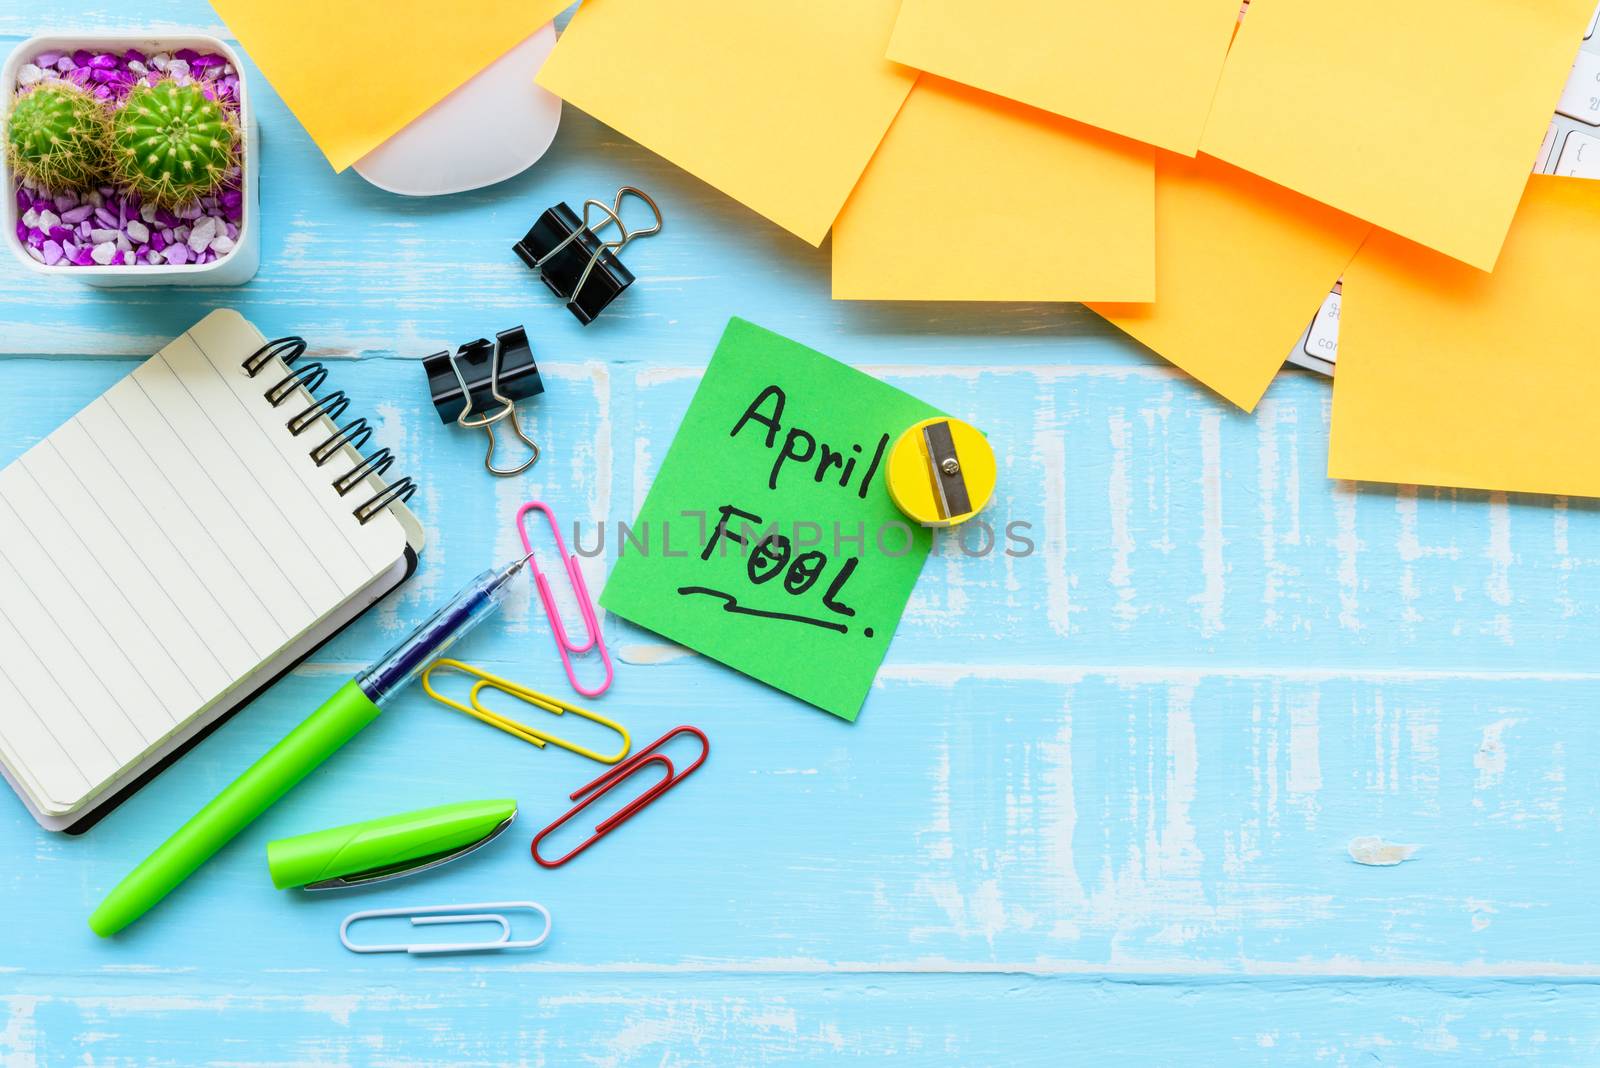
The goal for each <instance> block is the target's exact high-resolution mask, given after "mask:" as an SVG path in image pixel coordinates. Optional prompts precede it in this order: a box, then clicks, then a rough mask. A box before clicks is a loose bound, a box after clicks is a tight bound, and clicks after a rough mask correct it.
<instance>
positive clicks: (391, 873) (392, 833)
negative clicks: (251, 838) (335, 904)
mask: <svg viewBox="0 0 1600 1068" xmlns="http://www.w3.org/2000/svg"><path fill="white" fill-rule="evenodd" d="M516 814H517V803H516V802H515V801H512V800H508V799H505V798H501V799H497V800H493V801H461V802H457V803H456V804H453V805H439V806H437V807H435V808H424V809H419V810H418V811H416V812H402V813H400V814H399V815H397V816H384V817H382V818H380V819H375V820H367V821H365V822H363V823H352V824H349V825H347V826H344V827H330V828H328V829H327V830H325V831H313V832H312V833H310V834H302V835H298V836H296V837H294V838H280V839H278V840H277V841H276V842H268V843H267V870H268V871H270V872H271V873H272V885H274V886H276V887H277V888H278V889H279V890H287V889H289V888H290V887H296V886H303V887H305V888H306V889H308V890H331V889H335V888H338V887H345V886H360V885H362V884H364V883H372V882H378V881H380V880H384V879H395V878H399V877H400V876H402V875H411V874H413V873H415V872H419V871H422V870H423V869H425V868H431V867H434V866H436V865H439V864H443V863H445V862H446V861H450V860H454V859H456V858H457V857H460V856H464V855H466V854H467V853H470V852H472V851H473V850H474V849H477V848H478V847H479V846H481V845H483V844H484V843H486V842H488V841H489V840H490V839H491V838H493V837H495V836H496V835H497V834H499V833H500V832H501V831H503V830H505V829H506V828H507V827H509V826H510V825H511V821H512V819H513V818H514V817H515V816H516Z"/></svg>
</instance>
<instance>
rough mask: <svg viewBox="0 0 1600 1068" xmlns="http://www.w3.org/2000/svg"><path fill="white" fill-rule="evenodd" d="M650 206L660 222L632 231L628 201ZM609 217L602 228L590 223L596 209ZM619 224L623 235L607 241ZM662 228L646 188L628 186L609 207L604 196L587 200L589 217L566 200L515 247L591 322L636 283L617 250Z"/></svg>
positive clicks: (585, 206) (569, 307) (585, 322)
mask: <svg viewBox="0 0 1600 1068" xmlns="http://www.w3.org/2000/svg"><path fill="white" fill-rule="evenodd" d="M629 194H632V195H633V196H636V197H638V198H639V199H640V200H642V201H644V202H645V203H646V204H648V205H650V211H651V212H652V213H653V214H654V215H655V217H656V223H655V225H654V226H652V227H650V229H648V230H629V229H628V227H627V226H626V225H625V224H624V223H623V221H622V201H623V200H624V199H625V198H626V197H627V196H628V195H629ZM591 211H592V212H598V213H599V214H601V215H603V216H605V221H603V222H601V223H600V225H599V226H594V225H591V224H590V221H589V220H590V217H591V216H590V212H591ZM612 225H615V226H616V228H617V237H616V238H615V239H614V240H611V241H602V240H600V238H599V236H598V235H599V234H600V232H601V231H602V230H604V229H605V228H606V227H608V226H612ZM660 232H661V209H660V208H658V207H656V202H655V201H654V200H651V199H650V194H648V193H646V192H645V191H644V190H642V189H635V188H634V187H633V186H631V185H625V186H623V187H622V188H621V189H619V190H617V197H616V199H615V200H614V201H612V202H611V204H610V205H609V206H608V205H606V204H605V203H603V202H602V201H599V200H585V201H584V202H583V218H582V219H581V220H580V219H579V218H578V213H577V212H575V211H573V210H572V209H571V208H570V207H568V206H567V204H566V202H565V201H562V202H561V203H560V204H557V205H556V206H555V207H553V208H551V209H549V210H548V211H546V212H545V213H544V214H543V215H541V216H539V218H538V221H536V222H535V223H534V224H533V229H531V230H529V231H528V232H527V234H526V235H525V236H524V237H523V238H522V240H521V241H518V242H517V243H516V244H515V245H512V246H511V248H512V250H513V251H514V252H516V254H517V255H518V256H520V257H521V258H522V262H523V263H526V264H527V265H528V266H529V267H530V268H532V269H533V270H535V271H538V272H539V277H541V278H543V279H544V284H545V285H547V286H549V287H550V291H551V292H552V293H554V294H555V295H556V296H558V297H560V298H561V299H562V300H564V301H566V304H567V310H568V311H570V312H572V314H573V315H575V316H577V317H578V322H580V323H582V324H583V325H584V326H588V325H589V324H590V323H592V322H594V321H595V319H596V317H598V316H599V314H600V313H601V312H602V311H604V310H605V308H606V305H608V304H610V303H611V302H612V301H613V300H616V299H617V296H618V295H619V294H620V293H621V292H622V291H623V290H624V289H627V288H628V287H629V286H630V285H632V284H633V272H631V271H629V270H628V269H627V268H626V267H624V266H623V265H622V261H621V260H619V259H617V253H619V252H621V251H622V248H623V246H624V245H626V244H627V243H628V242H629V241H632V240H633V239H634V238H636V237H649V236H650V235H651V234H657V233H660Z"/></svg>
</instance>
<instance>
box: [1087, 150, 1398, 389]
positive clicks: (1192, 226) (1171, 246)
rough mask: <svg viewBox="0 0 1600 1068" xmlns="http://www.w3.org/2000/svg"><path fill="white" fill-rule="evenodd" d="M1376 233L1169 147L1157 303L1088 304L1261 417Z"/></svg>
mask: <svg viewBox="0 0 1600 1068" xmlns="http://www.w3.org/2000/svg"><path fill="white" fill-rule="evenodd" d="M1369 230H1371V226H1370V225H1368V224H1367V223H1364V222H1362V221H1360V220H1359V219H1355V218H1352V217H1351V216H1349V215H1346V214H1344V213H1343V212H1340V211H1335V210H1333V209H1332V208H1330V207H1327V206H1326V205H1324V204H1318V203H1317V202H1316V201H1314V200H1309V199H1307V198H1306V197H1303V196H1300V195H1299V194H1298V193H1293V192H1290V191H1289V190H1287V189H1284V188H1283V187H1282V186H1277V185H1273V184H1272V183H1271V182H1268V181H1265V180H1263V179H1261V178H1257V177H1255V176H1254V175H1252V174H1247V173H1245V172H1244V171H1241V170H1239V169H1238V168H1236V167H1231V166H1229V165H1228V164H1226V163H1223V162H1221V161H1220V160H1215V159H1211V158H1210V157H1208V156H1204V155H1201V156H1197V157H1194V158H1190V157H1186V156H1177V155H1173V154H1172V153H1170V152H1162V153H1159V154H1158V155H1157V159H1156V299H1155V301H1154V303H1150V304H1103V303H1091V304H1090V305H1089V307H1090V308H1092V309H1094V310H1095V311H1096V312H1099V313H1100V314H1101V315H1103V316H1105V318H1106V319H1108V320H1109V321H1110V322H1111V323H1112V324H1113V325H1114V326H1116V327H1117V328H1119V329H1121V330H1123V331H1125V332H1127V333H1128V334H1130V335H1132V336H1133V337H1134V338H1136V339H1137V340H1139V341H1141V342H1143V343H1144V344H1145V345H1148V346H1149V347H1150V348H1152V349H1154V350H1155V351H1156V352H1157V353H1159V354H1160V355H1162V356H1165V357H1166V358H1167V359H1168V360H1171V361H1172V362H1173V363H1175V364H1177V365H1178V366H1179V367H1181V368H1182V369H1183V370H1185V371H1187V372H1188V373H1189V374H1191V375H1193V376H1194V377H1196V378H1198V379H1199V380H1200V381H1201V382H1204V383H1205V384H1206V385H1208V386H1210V387H1211V388H1212V389H1214V390H1216V391H1217V392H1218V393H1220V394H1222V395H1223V396H1224V397H1226V398H1227V399H1228V400H1230V401H1232V402H1233V403H1234V404H1237V405H1238V406H1239V407H1241V408H1243V409H1244V410H1245V411H1250V410H1251V409H1253V408H1254V407H1255V406H1256V402H1257V401H1259V400H1260V399H1261V394H1262V393H1264V392H1265V391H1266V388H1267V385H1268V384H1269V383H1270V382H1271V381H1272V377H1273V376H1274V375H1275V374H1277V373H1278V369H1279V368H1280V367H1282V366H1283V360H1284V357H1285V356H1286V355H1287V354H1288V352H1289V350H1290V349H1291V348H1292V347H1293V346H1294V342H1295V338H1297V337H1298V336H1299V335H1300V332H1301V331H1302V330H1304V329H1305V326H1306V324H1307V323H1308V322H1310V321H1311V317H1312V315H1314V314H1315V313H1316V310H1317V306H1318V305H1319V304H1320V303H1321V302H1322V298H1323V297H1325V296H1327V294H1328V289H1329V288H1330V287H1331V286H1332V285H1333V283H1334V282H1335V281H1337V280H1338V278H1339V272H1340V271H1342V270H1344V267H1345V265H1346V264H1348V263H1349V262H1350V258H1351V257H1352V256H1354V255H1355V253H1356V249H1357V248H1359V247H1360V245H1361V240H1362V238H1363V237H1365V236H1366V234H1367V232H1368V231H1369ZM1341 358H1342V357H1341ZM1341 366H1342V364H1341Z"/></svg>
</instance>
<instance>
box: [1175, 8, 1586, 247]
mask: <svg viewBox="0 0 1600 1068" xmlns="http://www.w3.org/2000/svg"><path fill="white" fill-rule="evenodd" d="M1593 11H1594V0H1521V2H1517V3H1508V2H1507V0H1404V2H1403V3H1394V2H1392V0H1337V2H1335V0H1255V2H1254V3H1252V4H1251V5H1250V14H1249V16H1248V17H1247V18H1246V19H1245V20H1244V24H1243V26H1241V27H1240V30H1239V35H1238V38H1237V39H1236V40H1235V41H1234V43H1233V49H1232V51H1231V52H1230V53H1229V56H1228V62H1227V65H1226V66H1225V67H1224V68H1223V72H1222V82H1221V84H1220V85H1219V86H1218V88H1217V94H1216V99H1215V101H1214V102H1213V104H1212V109H1211V118H1210V120H1209V122H1208V123H1207V125H1206V131H1205V136H1204V137H1203V138H1202V139H1201V142H1200V147H1201V149H1202V150H1203V151H1205V152H1208V153H1210V154H1211V155H1214V156H1219V157H1221V158H1222V159H1225V160H1228V161H1229V162H1230V163H1235V164H1238V165H1239V166H1240V167H1243V168H1244V169H1245V170H1248V171H1253V172H1254V173H1256V174H1259V175H1261V176H1262V177H1264V178H1269V179H1271V180H1272V181H1274V182H1278V183H1280V184H1281V185H1286V186H1288V187H1289V188H1290V189H1293V190H1295V191H1297V192H1300V193H1304V194H1305V195H1306V196H1309V197H1312V198H1313V199H1315V200H1320V201H1322V202H1323V203H1325V204H1331V205H1332V206H1334V207H1336V208H1339V209H1341V210H1342V211H1347V212H1349V213H1350V214H1352V215H1355V216H1357V217H1359V218H1362V219H1366V220H1367V221H1368V222H1372V223H1376V224H1377V225H1378V226H1381V227H1383V228H1384V229H1387V230H1393V231H1394V232H1395V233H1397V234H1401V235H1403V236H1405V237H1409V238H1411V239H1412V240H1414V241H1417V242H1420V243H1421V244H1424V245H1427V246H1428V247H1429V248H1433V249H1437V250H1438V251H1440V252H1443V253H1445V254H1446V255H1448V256H1453V257H1455V258H1456V259H1459V260H1462V261H1464V262H1466V263H1470V264H1472V265H1473V266H1474V267H1480V268H1482V269H1484V270H1491V269H1493V267H1494V263H1495V257H1496V255H1498V253H1499V251H1500V243H1501V241H1502V240H1504V238H1505V234H1506V227H1507V226H1509V225H1510V223H1511V216H1512V215H1513V214H1514V213H1515V211H1516V208H1517V200H1518V198H1519V197H1520V196H1521V195H1522V187H1523V185H1524V184H1526V182H1527V180H1528V172H1529V171H1530V170H1532V169H1533V159H1534V155H1535V154H1536V153H1537V151H1538V149H1539V142H1540V140H1541V139H1542V138H1543V136H1544V133H1545V130H1546V128H1547V127H1548V126H1549V123H1550V115H1551V113H1552V112H1553V110H1554V109H1555V103H1556V99H1557V98H1558V97H1559V96H1560V95H1561V88H1562V86H1563V85H1564V84H1565V83H1566V80H1567V74H1568V72H1569V71H1570V70H1571V69H1572V62H1573V57H1574V56H1575V55H1576V54H1577V51H1578V43H1579V41H1580V40H1581V39H1582V37H1583V33H1584V30H1585V28H1586V27H1587V25H1588V22H1589V16H1590V14H1591V13H1592V12H1593Z"/></svg>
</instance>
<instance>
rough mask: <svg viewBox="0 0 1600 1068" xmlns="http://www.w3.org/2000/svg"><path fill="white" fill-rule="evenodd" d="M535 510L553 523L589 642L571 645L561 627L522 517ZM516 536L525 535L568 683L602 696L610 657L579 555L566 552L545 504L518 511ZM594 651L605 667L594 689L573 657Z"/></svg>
mask: <svg viewBox="0 0 1600 1068" xmlns="http://www.w3.org/2000/svg"><path fill="white" fill-rule="evenodd" d="M533 511H539V512H543V513H544V518H545V521H546V522H548V523H549V524H550V533H551V534H552V535H554V536H555V539H556V551H557V552H559V553H560V554H561V560H562V562H563V563H565V564H566V566H567V579H568V580H569V581H570V582H571V583H572V596H573V597H574V598H575V599H576V600H577V602H578V612H579V614H580V615H582V616H583V628H584V630H585V631H586V632H587V633H588V635H589V640H588V641H586V642H584V643H583V644H582V645H574V644H572V639H571V638H569V637H568V636H567V628H566V627H565V626H564V625H563V624H562V622H561V614H560V613H559V612H558V611H557V610H556V599H555V598H554V597H553V596H551V594H550V580H549V579H547V578H545V576H544V572H543V571H540V570H539V561H538V560H537V559H536V558H535V557H534V555H533V543H532V542H531V541H530V540H529V539H528V527H527V524H526V523H525V522H524V521H523V517H524V516H526V515H527V514H528V513H529V512H533ZM517 533H518V534H519V535H521V536H522V549H523V551H524V552H526V553H527V554H528V567H529V568H531V569H532V570H533V582H534V585H535V586H536V587H538V590H539V600H540V602H541V603H543V605H544V614H545V615H546V616H547V617H548V618H549V620H550V634H551V636H552V637H554V638H555V642H556V651H557V652H559V653H560V654H561V666H562V667H564V668H566V669H567V681H568V682H570V683H572V688H573V689H574V690H577V691H578V692H579V693H581V694H583V696H585V697H599V696H600V695H601V694H603V693H605V692H606V690H607V689H609V688H610V686H611V654H610V653H608V652H607V651H606V643H605V642H604V640H602V639H601V637H600V620H599V619H598V618H597V617H596V616H595V612H594V601H593V600H591V599H590V597H589V587H588V586H587V585H585V584H584V581H583V572H582V571H581V570H580V569H579V567H578V554H577V553H568V552H567V543H566V542H565V541H564V540H562V537H561V527H560V526H559V525H558V524H557V523H556V514H555V513H554V512H552V511H551V510H550V506H549V505H548V504H545V503H544V502H543V501H529V502H528V503H527V504H525V505H523V506H522V507H521V508H519V509H517ZM591 649H598V650H599V651H600V662H601V663H602V664H604V665H605V668H606V677H605V681H604V682H602V683H601V684H600V685H599V686H596V687H594V688H593V689H590V688H589V687H587V686H585V685H583V683H581V682H579V681H578V676H577V675H576V674H575V673H574V672H573V670H572V654H573V653H587V652H588V651H589V650H591Z"/></svg>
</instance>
